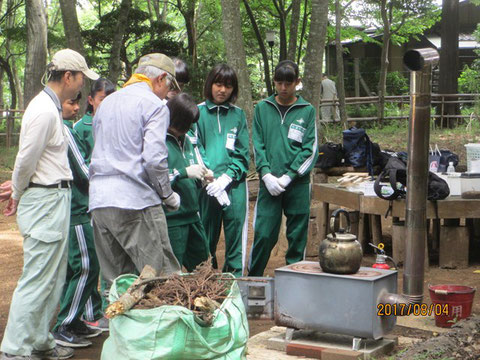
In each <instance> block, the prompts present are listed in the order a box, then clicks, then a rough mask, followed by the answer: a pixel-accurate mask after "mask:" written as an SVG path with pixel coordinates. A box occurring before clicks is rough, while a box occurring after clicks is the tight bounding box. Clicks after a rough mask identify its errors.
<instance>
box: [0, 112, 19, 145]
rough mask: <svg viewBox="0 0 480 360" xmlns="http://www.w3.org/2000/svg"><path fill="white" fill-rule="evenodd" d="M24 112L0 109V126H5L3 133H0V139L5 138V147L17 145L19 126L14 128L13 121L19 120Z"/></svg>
mask: <svg viewBox="0 0 480 360" xmlns="http://www.w3.org/2000/svg"><path fill="white" fill-rule="evenodd" d="M24 112H25V110H14V109H8V108H6V109H0V124H1V125H4V124H5V130H4V132H0V137H5V147H7V148H10V147H11V146H14V145H17V144H18V136H19V135H20V126H15V120H16V119H21V118H22V116H23V113H24Z"/></svg>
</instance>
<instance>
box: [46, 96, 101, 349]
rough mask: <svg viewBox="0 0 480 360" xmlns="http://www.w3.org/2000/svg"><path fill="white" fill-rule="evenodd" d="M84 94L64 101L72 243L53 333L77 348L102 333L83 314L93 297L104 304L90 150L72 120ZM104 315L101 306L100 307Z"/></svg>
mask: <svg viewBox="0 0 480 360" xmlns="http://www.w3.org/2000/svg"><path fill="white" fill-rule="evenodd" d="M80 97H81V93H79V96H78V98H77V99H71V100H67V101H65V102H64V103H63V104H62V116H63V119H64V127H65V134H66V135H67V139H68V162H69V164H70V169H71V170H72V174H73V185H72V203H71V215H70V231H69V240H68V241H69V242H68V267H67V278H66V282H65V286H64V289H63V294H62V298H61V301H60V311H59V313H58V316H57V322H56V324H55V326H54V328H53V331H52V334H53V337H54V339H55V342H56V343H57V344H58V345H62V346H68V347H73V348H78V347H86V346H89V345H91V344H92V343H91V342H90V341H89V340H87V338H90V337H94V336H98V335H100V333H101V332H102V331H101V330H99V329H90V328H89V327H87V325H86V324H85V323H84V322H83V321H82V320H81V315H82V313H83V312H84V309H85V307H86V305H87V302H88V301H89V299H90V298H93V299H94V300H96V302H97V303H99V304H100V303H101V300H100V295H99V293H98V290H97V286H98V275H99V273H100V266H99V263H98V259H97V254H96V252H95V245H94V243H93V231H92V227H91V226H90V218H89V216H88V214H87V212H86V211H85V210H84V208H85V207H86V206H88V166H87V164H86V162H85V158H86V149H85V147H83V146H82V145H81V144H80V143H79V141H78V134H77V132H76V131H75V130H74V129H73V127H72V122H71V121H68V120H73V119H74V118H75V116H76V115H77V113H78V110H79V108H80V107H79V105H78V102H79V100H80ZM96 310H97V311H98V313H97V314H96V315H97V316H99V317H102V313H101V308H100V307H98V308H97V309H96Z"/></svg>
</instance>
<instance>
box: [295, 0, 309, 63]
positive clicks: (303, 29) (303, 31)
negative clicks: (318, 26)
mask: <svg viewBox="0 0 480 360" xmlns="http://www.w3.org/2000/svg"><path fill="white" fill-rule="evenodd" d="M307 7H308V0H305V3H304V4H303V19H302V31H301V32H300V44H299V45H298V54H297V64H300V57H301V55H302V48H303V38H304V37H305V31H306V29H307V20H308V15H307Z"/></svg>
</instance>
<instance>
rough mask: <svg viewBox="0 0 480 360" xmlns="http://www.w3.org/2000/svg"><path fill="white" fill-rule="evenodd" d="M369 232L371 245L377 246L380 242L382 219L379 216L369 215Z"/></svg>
mask: <svg viewBox="0 0 480 360" xmlns="http://www.w3.org/2000/svg"><path fill="white" fill-rule="evenodd" d="M369 217H370V231H371V233H372V242H373V245H375V246H378V244H380V243H381V242H382V219H381V217H380V215H370V216H369Z"/></svg>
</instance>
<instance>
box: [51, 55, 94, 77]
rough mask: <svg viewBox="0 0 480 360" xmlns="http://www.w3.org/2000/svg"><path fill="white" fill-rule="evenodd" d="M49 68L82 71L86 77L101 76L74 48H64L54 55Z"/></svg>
mask: <svg viewBox="0 0 480 360" xmlns="http://www.w3.org/2000/svg"><path fill="white" fill-rule="evenodd" d="M48 69H49V70H56V71H81V72H82V73H84V74H85V76H86V77H88V78H89V79H92V80H97V79H98V78H99V77H100V76H99V75H98V74H97V73H96V72H94V71H92V70H90V69H89V68H88V65H87V62H86V61H85V58H84V57H83V56H82V55H81V54H80V53H78V52H76V51H75V50H72V49H63V50H60V51H57V52H56V53H55V55H53V58H52V62H51V63H50V64H49V66H48Z"/></svg>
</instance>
